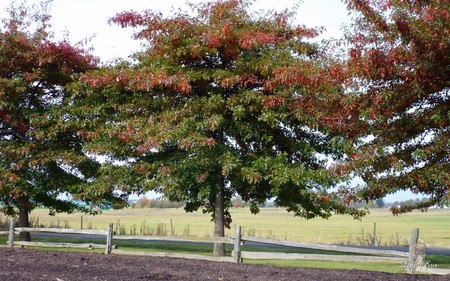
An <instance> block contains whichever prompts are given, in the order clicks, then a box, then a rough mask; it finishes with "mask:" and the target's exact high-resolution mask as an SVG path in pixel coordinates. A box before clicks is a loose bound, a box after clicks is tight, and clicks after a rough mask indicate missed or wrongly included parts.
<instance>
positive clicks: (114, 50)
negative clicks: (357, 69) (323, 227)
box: [0, 0, 417, 202]
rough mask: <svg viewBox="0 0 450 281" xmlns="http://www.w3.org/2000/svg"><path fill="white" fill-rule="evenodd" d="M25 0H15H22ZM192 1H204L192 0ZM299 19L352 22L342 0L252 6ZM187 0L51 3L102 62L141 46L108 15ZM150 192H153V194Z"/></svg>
mask: <svg viewBox="0 0 450 281" xmlns="http://www.w3.org/2000/svg"><path fill="white" fill-rule="evenodd" d="M21 1H22V0H16V2H18V3H19V2H21ZM12 2H13V0H0V17H1V18H4V17H5V16H6V15H7V14H6V12H5V9H6V8H7V7H9V6H10V5H11V3H12ZM26 2H27V3H28V4H30V5H31V4H36V3H40V2H41V1H40V0H26ZM190 2H193V3H199V2H204V1H200V0H190ZM300 2H302V3H301V4H300V8H299V10H298V14H297V17H296V19H295V22H296V23H299V24H304V25H306V26H308V27H316V26H324V27H325V28H326V31H325V32H324V34H323V35H322V36H321V37H320V38H321V39H324V38H338V37H340V35H341V31H340V29H341V27H342V25H343V24H348V23H349V22H350V17H349V16H348V12H347V10H346V7H345V5H344V4H343V3H342V0H303V1H298V0H255V1H254V4H253V6H252V9H254V10H259V9H264V10H267V9H274V10H282V9H285V8H291V7H293V6H294V5H295V4H296V3H300ZM185 3H186V0H53V4H52V6H51V15H52V21H51V23H52V25H53V26H52V30H53V31H54V32H55V36H56V38H57V39H61V38H62V37H63V34H65V33H66V31H68V33H69V39H70V42H71V43H76V42H79V41H82V40H84V39H86V38H89V37H92V36H93V35H94V36H95V37H94V39H93V40H92V41H91V43H90V44H91V45H92V46H93V47H94V51H93V54H94V55H96V56H98V57H100V59H101V61H102V62H107V61H110V60H112V59H114V58H126V57H127V56H128V55H130V54H132V53H133V52H134V51H137V50H139V49H140V45H139V42H136V41H134V40H132V39H131V35H132V30H131V29H122V28H120V27H118V26H116V25H109V24H108V23H107V21H108V19H109V18H111V17H113V16H114V15H115V14H116V13H118V12H121V11H126V10H135V11H138V12H140V11H142V10H145V9H151V10H155V11H161V12H162V13H164V14H166V15H169V14H170V11H171V10H173V9H176V10H177V9H179V8H181V9H182V10H185V11H188V10H189V9H188V8H187V6H186V4H185ZM150 196H151V195H150ZM410 198H417V196H414V195H413V194H412V193H410V192H399V193H396V194H394V195H389V196H387V197H386V198H385V200H386V202H394V201H398V200H407V199H410Z"/></svg>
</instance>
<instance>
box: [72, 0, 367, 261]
mask: <svg viewBox="0 0 450 281" xmlns="http://www.w3.org/2000/svg"><path fill="white" fill-rule="evenodd" d="M249 3H250V1H243V0H242V1H241V0H229V1H216V2H211V3H204V4H199V5H193V6H192V12H193V15H188V14H184V13H177V14H174V15H172V16H171V17H163V16H162V15H161V14H157V13H153V12H151V11H146V12H144V13H142V14H139V13H136V12H123V13H120V14H117V15H116V16H115V17H113V18H112V19H111V21H112V22H114V23H117V24H119V25H121V26H122V27H133V28H135V29H136V30H137V31H136V33H135V37H136V38H137V39H143V40H146V42H147V46H146V48H145V49H144V50H142V51H141V52H139V53H136V54H134V56H133V58H134V61H133V62H126V61H123V62H121V63H118V64H117V65H115V66H110V67H105V68H102V69H100V70H98V71H95V72H91V73H89V74H88V75H86V76H85V77H84V79H82V81H84V84H79V85H78V87H74V99H75V100H76V101H75V102H74V104H73V105H74V106H72V107H70V108H68V111H70V112H71V114H73V116H78V117H76V118H75V117H74V119H76V120H89V124H86V125H85V127H84V128H82V129H80V130H81V131H82V134H83V135H85V136H86V138H88V139H89V140H90V143H89V145H88V146H86V149H87V150H89V151H90V152H91V153H93V154H99V155H105V156H108V157H109V158H110V159H111V166H110V169H109V173H108V174H109V175H110V176H111V177H112V178H114V177H115V178H116V180H117V181H118V182H119V183H120V184H118V185H119V186H120V187H121V188H122V189H125V191H130V190H132V191H137V192H143V191H147V190H155V191H158V192H161V193H163V194H164V195H165V196H166V197H167V198H168V199H170V200H175V201H183V202H185V203H186V205H185V209H186V210H187V211H194V210H197V209H199V208H202V209H203V210H204V212H209V213H212V217H213V221H214V222H215V227H214V235H215V236H219V237H221V236H224V227H229V226H230V223H231V217H230V214H229V212H228V208H229V207H230V206H231V198H232V196H233V195H235V194H236V195H238V196H240V197H241V198H242V199H243V200H244V201H246V202H250V203H251V208H250V210H251V212H253V213H257V212H258V204H261V203H264V202H265V201H266V200H267V199H269V198H275V204H277V205H279V206H286V207H287V208H288V210H289V211H293V212H294V213H295V215H297V216H300V217H303V218H307V219H309V218H314V217H317V216H319V217H323V218H327V217H329V216H330V215H331V213H332V212H337V213H347V214H351V215H353V216H355V217H359V216H361V215H363V214H364V212H363V211H358V210H356V209H354V208H351V207H349V206H348V204H344V203H345V202H344V201H345V200H343V199H342V198H340V196H339V194H332V193H330V192H329V188H330V187H332V186H334V184H335V183H336V182H337V181H338V179H339V176H338V175H337V174H336V173H335V172H334V171H328V170H327V169H326V162H327V157H339V156H340V153H341V143H342V141H341V140H340V138H335V137H334V136H333V135H330V134H328V133H327V131H319V130H320V123H319V122H318V121H319V120H318V119H316V117H317V116H318V115H320V114H319V113H320V107H323V106H324V104H325V103H326V99H327V94H330V95H333V96H334V95H335V94H336V93H339V92H340V91H341V86H340V85H339V84H338V83H334V82H333V81H331V82H328V81H326V80H324V79H325V78H324V77H326V76H325V74H326V73H328V71H329V69H328V68H327V67H326V66H325V64H326V62H325V61H323V60H322V57H321V51H320V49H319V48H318V46H317V45H315V44H312V43H309V42H308V41H307V39H309V38H313V37H315V36H316V35H317V34H318V32H319V31H318V30H316V29H309V28H306V27H303V26H295V25H293V24H292V23H291V20H292V17H293V15H294V14H295V13H293V12H291V11H284V12H281V13H275V12H267V13H266V14H262V13H250V12H249V5H250V4H249ZM114 159H115V160H120V161H122V163H121V164H122V165H120V166H118V165H114V163H113V161H114ZM214 253H215V254H216V255H223V254H224V247H223V244H221V243H217V244H215V248H214Z"/></svg>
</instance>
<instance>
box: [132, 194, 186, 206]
mask: <svg viewBox="0 0 450 281" xmlns="http://www.w3.org/2000/svg"><path fill="white" fill-rule="evenodd" d="M183 205H184V204H183V203H182V202H175V201H170V200H167V199H164V198H156V199H148V198H147V196H143V197H141V198H139V200H138V201H137V202H136V203H134V204H131V208H133V209H135V208H137V209H139V208H162V209H163V208H181V207H183Z"/></svg>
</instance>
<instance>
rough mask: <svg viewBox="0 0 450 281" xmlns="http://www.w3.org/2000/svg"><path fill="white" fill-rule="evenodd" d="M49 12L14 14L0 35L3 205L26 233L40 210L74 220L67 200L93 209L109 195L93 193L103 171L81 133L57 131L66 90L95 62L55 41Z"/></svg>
mask: <svg viewBox="0 0 450 281" xmlns="http://www.w3.org/2000/svg"><path fill="white" fill-rule="evenodd" d="M47 4H48V2H47ZM47 4H46V3H43V4H42V5H41V6H38V7H36V6H33V7H26V6H24V5H21V6H12V7H11V8H10V9H9V10H8V12H9V17H7V18H5V19H3V21H2V24H3V26H2V27H1V28H0V202H1V203H3V205H4V207H3V211H4V212H5V213H6V214H9V215H17V213H18V215H19V223H20V225H21V226H28V225H29V219H28V214H29V212H30V211H31V210H32V209H33V208H34V207H36V206H44V207H47V208H49V209H50V213H52V214H53V213H55V212H62V211H64V212H70V211H73V210H74V209H76V207H77V206H76V205H75V204H73V203H72V202H69V201H68V200H67V199H66V198H67V196H69V197H70V196H74V197H76V198H79V199H82V200H85V201H86V202H92V201H101V200H102V197H104V198H108V197H111V196H110V195H111V194H112V191H111V189H110V188H108V191H106V190H103V191H102V190H99V189H97V190H95V191H94V190H92V189H90V188H89V187H88V184H89V182H90V181H92V180H93V178H94V176H95V174H96V171H97V170H98V168H99V165H98V164H96V162H95V161H92V160H91V159H90V158H89V157H87V156H86V155H85V154H84V151H83V147H82V144H83V142H84V139H83V138H82V137H81V136H79V135H77V131H74V130H72V129H71V128H70V127H68V126H65V127H64V126H60V127H56V126H55V125H56V124H60V123H61V122H58V120H59V121H61V120H60V119H61V118H63V119H62V121H64V113H63V112H60V106H61V105H62V104H63V102H64V100H65V99H66V97H67V91H66V90H65V88H64V87H65V86H66V85H67V84H68V83H70V82H71V81H73V79H74V78H75V76H76V75H77V74H80V73H83V72H85V71H87V70H89V69H93V68H94V67H95V66H96V59H95V58H94V57H92V56H90V55H89V54H88V53H87V52H86V51H85V50H84V49H82V48H81V47H76V46H72V45H70V44H69V43H68V42H67V41H61V42H56V41H54V40H52V34H51V33H49V31H48V29H49V19H50V17H49V15H48V13H47V9H48V5H47ZM64 195H66V198H64V197H65V196H64ZM25 238H27V239H29V236H28V237H25Z"/></svg>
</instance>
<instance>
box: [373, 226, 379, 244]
mask: <svg viewBox="0 0 450 281" xmlns="http://www.w3.org/2000/svg"><path fill="white" fill-rule="evenodd" d="M372 239H373V240H372V246H375V247H378V240H377V223H376V222H374V223H373V238H372Z"/></svg>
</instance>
